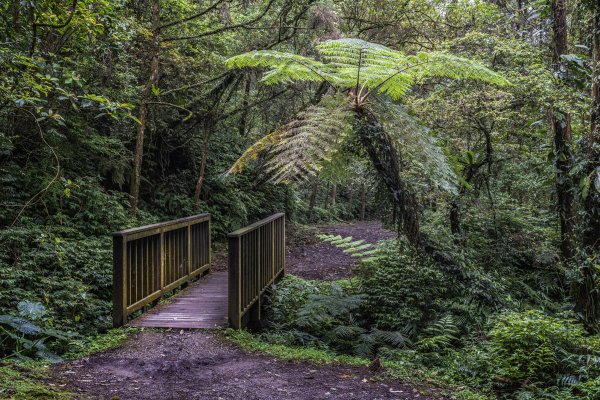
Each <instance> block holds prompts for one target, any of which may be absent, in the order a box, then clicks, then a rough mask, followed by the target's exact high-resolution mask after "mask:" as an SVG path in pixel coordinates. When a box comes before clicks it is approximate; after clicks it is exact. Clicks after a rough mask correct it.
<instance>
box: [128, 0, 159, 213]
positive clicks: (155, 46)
mask: <svg viewBox="0 0 600 400" xmlns="http://www.w3.org/2000/svg"><path fill="white" fill-rule="evenodd" d="M151 7H152V38H151V40H150V45H149V52H150V77H149V78H148V82H147V83H146V85H145V86H144V89H143V90H142V93H141V96H140V97H141V101H140V113H139V116H138V120H139V123H138V125H137V135H136V138H135V155H134V159H133V172H132V176H131V187H130V190H129V194H130V202H131V203H130V204H131V209H130V212H131V215H132V216H133V217H135V215H136V213H137V208H138V200H139V195H140V182H141V176H142V161H143V157H144V134H145V131H146V117H147V114H148V103H149V102H150V101H151V98H152V87H157V86H158V57H159V53H160V38H159V34H160V0H153V1H152V6H151Z"/></svg>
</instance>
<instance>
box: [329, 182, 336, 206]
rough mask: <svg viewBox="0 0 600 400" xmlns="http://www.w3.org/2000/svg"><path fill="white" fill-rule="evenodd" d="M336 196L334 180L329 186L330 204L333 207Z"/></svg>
mask: <svg viewBox="0 0 600 400" xmlns="http://www.w3.org/2000/svg"><path fill="white" fill-rule="evenodd" d="M336 198H337V183H335V182H334V183H333V186H332V187H331V200H330V202H331V205H332V206H333V207H335V201H336Z"/></svg>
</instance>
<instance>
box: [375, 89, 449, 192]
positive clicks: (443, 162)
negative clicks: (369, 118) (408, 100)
mask: <svg viewBox="0 0 600 400" xmlns="http://www.w3.org/2000/svg"><path fill="white" fill-rule="evenodd" d="M371 106H372V107H373V108H374V110H376V112H377V113H378V114H379V115H381V116H382V121H383V124H384V126H385V127H386V130H387V131H388V132H389V133H390V136H391V137H392V138H393V139H394V141H395V146H396V148H397V149H398V151H400V152H401V154H402V157H403V160H404V161H405V162H407V163H408V164H409V166H410V168H412V170H414V171H418V175H419V176H420V177H421V178H424V179H427V180H429V181H430V182H431V183H432V184H434V185H435V186H436V187H437V188H438V189H441V190H444V191H446V192H450V193H456V191H457V177H456V174H455V173H454V169H453V168H452V166H451V164H450V162H449V160H448V157H446V154H445V153H444V149H443V148H442V147H440V146H439V145H438V144H437V140H436V138H435V137H434V136H432V135H431V132H430V130H429V129H428V128H427V127H425V126H423V125H421V124H420V123H419V121H418V120H416V119H415V117H413V116H412V115H410V113H409V112H408V110H407V109H406V107H403V106H401V105H398V104H394V103H391V102H389V101H385V100H382V101H377V102H374V103H372V105H371Z"/></svg>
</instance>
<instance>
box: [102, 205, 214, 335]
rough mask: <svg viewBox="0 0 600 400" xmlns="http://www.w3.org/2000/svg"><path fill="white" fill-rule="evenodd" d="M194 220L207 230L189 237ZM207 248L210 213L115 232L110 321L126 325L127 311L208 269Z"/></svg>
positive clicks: (149, 303) (208, 247)
mask: <svg viewBox="0 0 600 400" xmlns="http://www.w3.org/2000/svg"><path fill="white" fill-rule="evenodd" d="M192 226H198V227H204V226H206V227H207V229H209V231H208V232H207V233H206V235H200V236H199V237H196V238H195V239H196V240H195V241H192ZM200 229H201V228H199V229H198V231H200ZM209 252H210V216H209V215H208V214H199V215H193V216H190V217H187V218H180V219H176V220H173V221H167V222H161V223H158V224H153V225H147V226H142V227H138V228H132V229H127V230H124V231H120V232H115V233H113V325H114V326H115V327H117V326H122V325H124V324H125V323H127V316H128V315H130V314H131V313H133V312H135V311H137V310H140V309H146V308H147V307H148V306H149V305H151V304H153V303H155V302H156V300H158V299H160V297H161V296H162V295H163V294H165V293H166V292H168V291H171V290H173V289H175V288H177V287H180V286H181V285H183V284H185V283H186V282H188V281H190V280H191V279H192V278H193V277H194V276H196V275H199V274H201V273H202V272H205V271H208V270H209V269H210V254H207V253H209ZM192 254H194V255H196V258H197V260H196V262H195V263H194V262H193V260H192ZM192 269H193V270H192Z"/></svg>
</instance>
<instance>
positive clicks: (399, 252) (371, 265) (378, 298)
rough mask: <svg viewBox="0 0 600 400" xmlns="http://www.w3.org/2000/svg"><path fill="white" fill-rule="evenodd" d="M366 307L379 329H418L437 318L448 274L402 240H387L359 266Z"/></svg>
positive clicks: (444, 296) (445, 293)
mask: <svg viewBox="0 0 600 400" xmlns="http://www.w3.org/2000/svg"><path fill="white" fill-rule="evenodd" d="M358 276H359V281H360V286H361V288H362V291H363V292H364V293H365V294H366V295H367V299H366V302H365V309H366V310H368V316H369V318H370V319H371V320H372V322H373V324H374V325H375V326H376V327H377V328H379V329H386V330H402V331H411V332H415V333H416V332H418V331H420V330H422V329H423V328H424V327H426V326H427V325H428V323H429V322H431V321H434V320H437V319H438V316H439V314H440V311H441V305H442V303H443V299H445V298H446V296H447V294H448V291H449V284H450V282H449V280H448V277H447V276H446V275H445V274H444V273H442V271H440V269H439V268H438V267H436V266H435V265H434V264H433V263H432V262H431V261H430V260H429V259H428V258H426V257H422V256H420V255H419V254H418V253H417V251H416V250H415V249H413V248H412V247H411V246H410V245H409V244H408V243H407V242H406V241H405V240H398V241H389V242H387V243H386V244H384V245H382V246H381V248H380V249H379V251H378V252H377V253H376V254H375V255H374V256H372V257H370V258H369V259H368V260H365V261H364V262H363V264H362V266H361V268H360V269H359V275H358Z"/></svg>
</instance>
